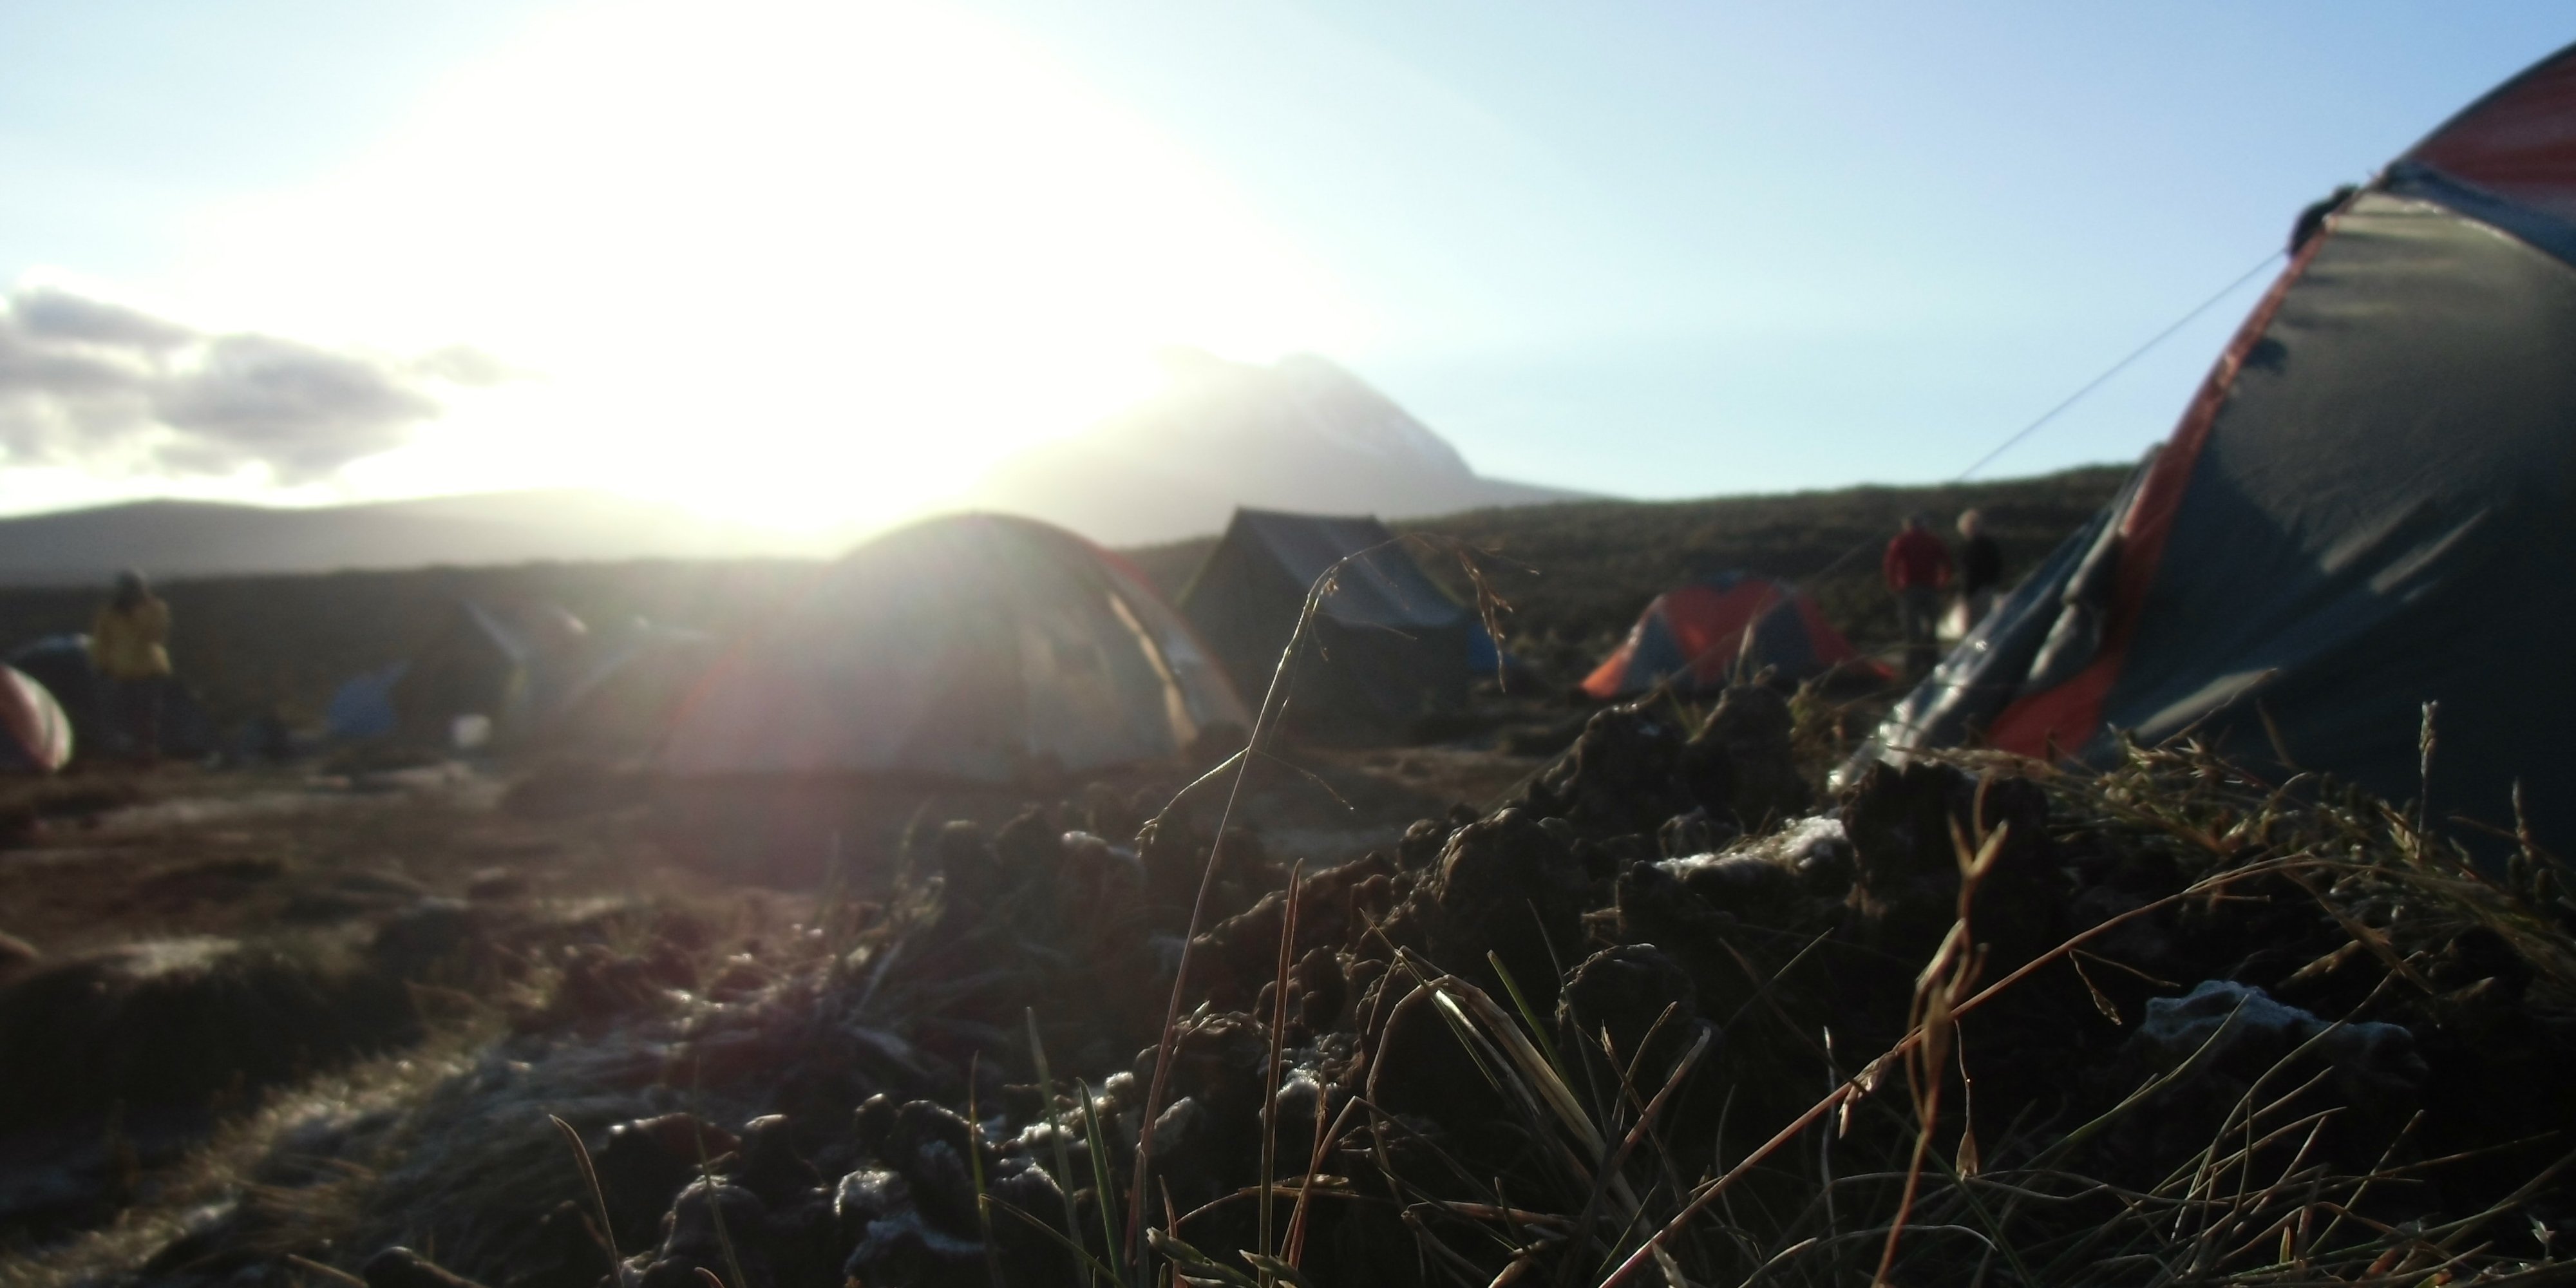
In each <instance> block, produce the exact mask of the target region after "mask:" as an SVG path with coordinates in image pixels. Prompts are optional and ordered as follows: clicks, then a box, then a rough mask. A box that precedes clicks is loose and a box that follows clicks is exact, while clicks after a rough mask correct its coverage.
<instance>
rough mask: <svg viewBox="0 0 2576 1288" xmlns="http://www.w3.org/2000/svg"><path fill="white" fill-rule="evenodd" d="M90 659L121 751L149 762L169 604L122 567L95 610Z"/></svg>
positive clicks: (154, 745)
mask: <svg viewBox="0 0 2576 1288" xmlns="http://www.w3.org/2000/svg"><path fill="white" fill-rule="evenodd" d="M89 660H90V665H91V666H92V667H94V668H96V670H97V671H98V677H99V682H100V684H101V685H102V687H103V692H101V693H100V694H99V697H100V699H101V702H102V704H103V705H104V706H106V708H107V711H106V715H107V717H108V718H107V720H106V721H104V722H103V723H105V724H106V725H107V727H108V728H110V729H112V730H115V731H116V732H117V733H118V734H120V735H122V736H123V740H124V741H125V743H126V746H125V747H124V748H123V750H124V751H125V753H126V754H127V755H129V756H132V757H134V758H135V759H136V760H140V761H143V762H145V763H147V764H148V763H150V762H152V761H154V760H157V759H159V758H160V755H161V691H162V689H163V687H164V686H166V685H167V684H168V683H169V682H170V606H169V605H168V604H165V603H162V602H161V600H160V598H159V597H158V596H156V595H154V594H153V593H152V588H151V587H150V586H149V585H146V584H145V583H144V580H143V574H142V573H139V572H136V571H134V570H133V569H130V568H129V569H127V570H126V571H124V572H121V573H118V574H117V576H116V593H115V594H114V595H113V596H111V597H110V598H109V599H108V601H107V605H106V606H105V607H103V608H101V609H99V610H98V620H97V622H95V623H93V624H92V625H91V627H90V632H89Z"/></svg>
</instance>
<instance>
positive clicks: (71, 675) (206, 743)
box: [6, 632, 217, 760]
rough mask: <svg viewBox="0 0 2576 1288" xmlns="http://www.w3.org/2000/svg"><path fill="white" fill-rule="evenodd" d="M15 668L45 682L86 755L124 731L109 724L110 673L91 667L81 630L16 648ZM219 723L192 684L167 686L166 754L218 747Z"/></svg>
mask: <svg viewBox="0 0 2576 1288" xmlns="http://www.w3.org/2000/svg"><path fill="white" fill-rule="evenodd" d="M6 660H7V662H8V664H9V666H10V668H11V669H13V670H16V671H17V672H19V673H20V674H22V675H25V676H26V677H27V678H29V679H31V680H34V681H35V682H36V683H38V684H40V685H43V686H44V689H45V691H46V692H47V693H48V694H51V695H52V700H53V703H54V705H55V706H56V707H58V708H60V709H61V711H62V714H63V716H64V718H65V719H67V720H69V721H70V722H71V723H70V726H69V728H70V731H71V735H72V745H73V747H74V748H75V749H76V750H77V754H79V755H81V756H85V757H86V756H96V755H102V754H108V753H110V752H112V751H113V749H114V748H116V747H117V746H118V745H120V744H121V743H123V741H124V734H123V733H122V732H120V731H118V730H114V729H111V728H109V727H108V716H109V711H108V708H107V706H106V704H105V703H104V701H102V698H101V695H102V693H103V692H104V690H105V689H106V687H107V679H106V677H104V676H102V675H100V674H99V673H98V670H97V668H96V667H94V666H93V665H91V662H90V656H89V636H87V635H85V634H80V633H77V632H73V633H66V634H61V635H47V636H45V637H43V638H41V639H36V640H31V641H29V642H27V643H25V644H21V645H19V646H18V647H16V648H14V649H11V650H10V651H9V655H8V657H7V659H6ZM216 741H217V739H216V737H215V722H214V719H213V717H211V716H209V715H207V714H206V708H205V705H204V704H203V703H201V702H199V701H198V700H197V695H196V692H195V691H194V690H192V689H190V688H189V687H188V685H187V683H186V682H185V681H183V680H180V679H179V678H177V677H175V676H173V677H170V678H167V679H165V680H163V681H162V684H161V754H163V755H165V756H168V757H171V758H172V759H175V760H196V759H200V758H202V757H204V756H207V755H209V754H211V753H213V752H214V750H215V748H216Z"/></svg>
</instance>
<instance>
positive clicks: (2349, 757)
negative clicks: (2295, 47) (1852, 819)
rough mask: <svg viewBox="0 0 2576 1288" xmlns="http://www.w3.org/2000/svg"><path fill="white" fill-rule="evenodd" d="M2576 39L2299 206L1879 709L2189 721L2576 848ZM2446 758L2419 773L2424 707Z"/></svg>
mask: <svg viewBox="0 0 2576 1288" xmlns="http://www.w3.org/2000/svg"><path fill="white" fill-rule="evenodd" d="M2571 354H2576V49H2570V50H2564V51H2561V52H2560V53H2558V54H2556V55H2554V56H2552V57H2550V58H2549V59H2547V60H2545V61H2543V62H2542V63H2541V64H2539V65H2538V66H2536V67H2534V68H2533V69H2531V70H2530V71H2528V72H2526V73H2524V74H2523V75H2522V76H2520V77H2518V78H2516V79H2515V80H2513V81H2511V82H2508V83H2507V84H2506V85H2504V86H2503V87H2502V88H2500V89H2498V90H2496V91H2495V92H2494V93H2492V94H2490V95H2488V96H2487V97H2486V98H2484V99H2482V100H2480V101H2479V102H2477V103H2476V104H2474V105H2472V106H2470V107H2469V108H2468V109H2467V110H2465V111H2463V112H2462V113H2461V114H2460V115H2458V116H2457V117H2454V118H2453V119H2452V120H2451V121H2450V122H2448V123H2447V124H2445V125H2443V126H2442V127H2441V128H2440V129H2438V130H2436V131H2435V132H2434V133H2433V134H2432V136H2431V137H2429V138H2427V139H2426V140H2425V141H2424V142H2422V143H2420V144H2418V145H2417V146H2416V147H2415V148H2414V149H2412V150H2411V151H2409V152H2408V153H2406V155H2404V156H2403V157H2401V158H2399V159H2398V160H2397V161H2396V162H2395V163H2393V164H2391V165H2390V166H2389V167H2388V169H2387V170H2386V171H2385V172H2384V173H2383V174H2381V175H2380V176H2379V177H2378V178H2377V179H2376V180H2375V181H2374V182H2372V183H2371V184H2370V185H2368V186H2367V187H2365V188H2362V189H2360V190H2358V191H2356V192H2352V193H2349V194H2344V195H2341V196H2339V198H2338V199H2337V200H2335V201H2334V202H2333V203H2332V205H2331V206H2330V207H2328V208H2327V209H2324V210H2320V211H2313V212H2311V214H2310V215H2309V216H2307V217H2304V218H2302V219H2301V221H2300V223H2299V228H2298V236H2297V244H2296V245H2294V247H2293V255H2292V258H2291V262H2290V265H2289V267H2288V269H2287V270H2285V271H2284V272H2283V273H2282V274H2281V276H2280V278H2279V280H2278V281H2276V282H2275V283H2274V284H2273V286H2272V288H2271V290H2270V291H2269V293H2267V294H2266V295H2265V296H2264V298H2263V300H2262V301H2261V303H2260V304H2258V305H2257V306H2256V308H2255V310H2254V312H2253V314H2252V316H2251V317H2249V318H2248V319H2247V320H2246V322H2245V324H2244V326H2243V327H2242V329H2241V330H2240V331H2239V332H2238V333H2237V335H2236V337H2235V339H2234V340H2233V341H2232V342H2231V343H2230V344H2229V345H2228V347H2227V349H2226V350H2225V352H2224V353H2223V354H2222V355H2221V356H2220V358H2219V360H2218V363H2217V366H2216V368H2215V369H2214V370H2213V371H2212V372H2211V373H2210V375H2209V377H2208V379H2207V381H2206V382H2205V384H2204V385H2203V387H2202V389H2201V392H2200V394H2199V395H2198V397H2196V398H2195V399H2194V400H2193V402H2192V404H2191V405H2190V407H2189V408H2188V409H2187V410H2186V411H2185V412H2184V414H2183V417H2182V420H2181V423H2180V425H2179V426H2178V427H2177V428H2176V429H2175V431H2174V433H2173V436H2172V438H2171V439H2170V441H2168V442H2167V443H2166V444H2165V445H2164V446H2163V447H2162V448H2161V449H2160V450H2159V451H2158V452H2157V453H2156V454H2155V455H2154V456H2153V457H2151V458H2150V459H2149V461H2148V462H2147V463H2146V464H2145V465H2144V466H2142V467H2141V468H2140V470H2139V471H2138V473H2137V474H2136V475H2135V476H2134V477H2133V478H2132V479H2131V480H2130V482H2129V484H2128V485H2127V487H2126V488H2124V489H2123V491H2122V493H2121V494H2120V495H2119V497H2117V498H2116V499H2115V500H2114V501H2113V502H2112V503H2111V505H2110V506H2109V507H2108V508H2107V509H2106V510H2104V511H2103V512H2102V513H2101V514H2100V515H2099V516H2097V517H2096V518H2095V519H2094V521H2093V522H2092V523H2091V524H2090V525H2089V526H2088V527H2086V528H2085V529H2084V530H2082V531H2080V532H2079V533H2077V534H2076V535H2075V536H2074V537H2072V538H2070V539H2069V540H2068V541H2067V542H2066V543H2065V544H2064V545H2063V546H2061V547H2060V548H2059V550H2058V551H2057V553H2056V554H2055V555H2054V556H2052V557H2051V558H2050V559H2049V561H2048V562H2047V563H2046V564H2044V565H2043V566H2042V567H2041V568H2040V569H2039V570H2038V571H2037V572H2035V573H2034V574H2033V575H2032V576H2031V577H2030V578H2029V579H2028V580H2027V581H2026V582H2025V583H2024V584H2023V585H2022V586H2021V587H2019V588H2018V589H2017V590H2016V591H2014V592H2013V594H2012V595H2011V596H2010V597H2009V598H2008V599H2007V600H2006V601H2005V602H2004V603H2003V604H2002V605H2001V606H1999V607H1998V608H1997V610H1996V611H1995V612H1994V613H1993V614H1991V615H1990V616H1989V617H1988V619H1987V620H1986V621H1985V622H1984V623H1983V624H1982V625H1981V626H1980V627H1979V628H1978V629H1977V630H1976V631H1974V632H1972V633H1971V634H1970V635H1969V636H1968V638H1966V639H1965V640H1963V641H1962V642H1961V643H1960V645H1959V647H1958V648H1957V649H1956V650H1954V651H1953V652H1952V653H1951V654H1950V656H1949V657H1948V658H1947V659H1946V660H1945V661H1944V662H1943V663H1942V665H1941V666H1940V668H1939V669H1937V670H1936V671H1935V672H1934V673H1933V674H1932V676H1931V677H1929V678H1928V679H1927V680H1926V681H1925V682H1924V684H1923V685H1922V686H1921V687H1920V688H1918V689H1917V690H1915V692H1914V693H1913V694H1912V695H1911V696H1909V697H1908V698H1907V699H1906V700H1905V701H1904V702H1903V703H1902V704H1901V705H1900V706H1899V707H1898V708H1897V709H1896V711H1895V712H1893V713H1892V714H1891V716H1890V718H1889V720H1888V721H1887V723H1886V724H1885V725H1884V726H1883V727H1882V728H1881V730H1880V733H1879V737H1878V748H1877V751H1876V752H1875V753H1873V754H1889V755H1894V756H1901V755H1903V754H1904V753H1905V752H1907V751H1910V750H1913V749H1916V748H1927V747H1942V746H1956V745H1963V744H1973V743H1978V742H1983V743H1985V744H1988V745H1991V746H1994V747H1997V748H2001V749H2004V750H2008V751H2014V752H2021V753H2024V754H2029V755H2055V754H2068V755H2073V756H2076V757H2078V758H2081V759H2085V760H2089V761H2094V762H2097V763H2098V762H2102V761H2106V760H2108V759H2110V758H2113V757H2115V756H2116V755H2117V754H2118V748H2119V746H2120V739H2121V737H2122V736H2123V735H2124V734H2125V735H2127V736H2129V737H2133V738H2135V739H2136V740H2138V741H2140V742H2145V743H2153V742H2157V741H2161V740H2164V739H2167V738H2171V737H2174V736H2176V735H2180V734H2184V733H2189V734H2190V735H2191V736H2193V737H2195V738H2198V739H2200V740H2202V741H2204V742H2206V743H2210V744H2213V745H2215V746H2216V747H2217V749H2218V750H2219V751H2220V752H2221V753H2222V754H2225V755H2227V756H2230V757H2231V758H2234V759H2236V760H2238V761H2240V762H2243V763H2247V764H2249V765H2253V766H2256V767H2258V768H2259V767H2263V766H2271V767H2275V768H2277V769H2278V770H2279V771H2281V772H2284V773H2286V772H2288V771H2289V770H2291V769H2292V768H2298V769H2307V770H2320V771H2326V772H2330V773H2332V774H2334V775H2336V776H2338V777H2341V778H2343V779H2346V780H2348V781H2354V782H2358V783H2360V784H2361V785H2363V786H2365V787H2368V788H2370V789H2372V790H2373V791H2375V792H2378V793H2379V794H2381V795H2383V796H2386V797H2389V798H2392V799H2404V798H2414V797H2419V796H2424V795H2426V794H2427V793H2428V792H2429V803H2430V805H2431V807H2432V811H2433V813H2434V814H2435V815H2436V816H2445V815H2454V814H2456V815H2463V816H2467V817H2472V818H2475V819H2478V820H2481V821H2484V822H2487V823H2491V824H2501V825H2506V826H2510V825H2511V824H2512V823H2513V821H2514V817H2515V815H2514V808H2515V807H2514V803H2513V790H2514V784H2515V783H2516V782H2517V781H2519V782H2520V783H2521V784H2522V786H2523V788H2524V790H2525V799H2526V801H2527V802H2528V806H2529V819H2530V821H2531V823H2532V824H2533V825H2534V827H2535V829H2536V830H2538V831H2539V833H2540V835H2541V837H2542V839H2543V840H2544V842H2548V843H2551V844H2553V845H2554V846H2556V847H2559V848H2562V849H2563V848H2564V847H2565V846H2566V845H2567V844H2568V843H2569V842H2571V841H2576V754H2571V753H2570V752H2569V750H2568V748H2567V744H2566V739H2567V718H2568V716H2569V715H2570V714H2571V713H2572V712H2576V670H2571V668H2569V667H2568V666H2567V665H2566V662H2565V660H2564V658H2563V656H2562V654H2563V653H2564V651H2565V648H2566V640H2567V639H2568V637H2569V633H2570V629H2571V628H2576V578H2571V577H2570V576H2569V575H2568V567H2569V565H2570V563H2571V562H2576V362H2571V361H2569V356H2570V355H2571ZM2428 703H2431V704H2438V708H2437V713H2436V714H2435V715H2434V717H2433V723H2434V728H2435V736H2436V746H2435V750H2434V752H2433V758H2432V779H2431V782H2430V783H2429V784H2427V783H2425V782H2424V781H2423V780H2422V777H2421V771H2422V758H2421V748H2420V746H2419V738H2420V736H2421V734H2422V731H2423V728H2424V725H2425V721H2426V705H2427V704H2428Z"/></svg>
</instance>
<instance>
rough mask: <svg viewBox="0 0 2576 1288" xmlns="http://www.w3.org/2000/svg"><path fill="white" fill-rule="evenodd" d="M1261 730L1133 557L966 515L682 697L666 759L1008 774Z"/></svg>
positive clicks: (886, 540)
mask: <svg viewBox="0 0 2576 1288" xmlns="http://www.w3.org/2000/svg"><path fill="white" fill-rule="evenodd" d="M1249 724H1250V718H1249V717H1248V716H1247V715H1246V714H1245V712H1244V709H1243V704H1242V702H1241V701H1240V700H1239V699H1237V698H1236V696H1235V693H1234V688H1233V686H1231V685H1229V684H1228V683H1226V679H1225V676H1224V674H1223V673H1222V672H1220V671H1219V670H1218V669H1217V667H1216V664H1215V663H1214V662H1213V661H1211V660H1210V659H1209V658H1208V656H1207V653H1206V650H1205V648H1204V647H1203V646H1202V645H1201V644H1200V643H1199V642H1198V640H1197V639H1196V638H1195V637H1193V636H1192V635H1191V633H1190V629H1189V626H1188V624H1187V623H1185V622H1183V621H1182V620H1181V618H1180V615H1179V614H1177V613H1175V612H1173V611H1172V608H1171V606H1170V605H1169V604H1167V603H1165V602H1164V601H1163V598H1162V596H1161V595H1159V594H1157V593H1155V591H1154V588H1153V584H1152V583H1151V582H1149V581H1147V580H1146V579H1145V576H1144V574H1143V573H1141V572H1138V571H1137V570H1136V569H1135V568H1134V567H1132V566H1130V565H1129V564H1128V563H1127V562H1126V561H1125V560H1123V559H1120V558H1119V557H1117V556H1116V555H1113V554H1110V553H1109V552H1107V551H1105V550H1102V549H1100V548H1099V547H1098V546H1095V545H1093V544H1091V543H1090V542H1088V541H1085V540H1083V539H1082V538H1080V537H1078V536H1075V535H1074V534H1072V533H1070V532H1067V531H1065V530H1064V529H1062V528H1058V527H1054V526H1052V525H1049V524H1044V523H1040V522H1038V521H1036V520H1034V519H1023V518H1017V517H1014V516H1010V515H1000V514H955V515H948V516H945V517H942V518H935V519H926V520H923V521H921V522H919V523H915V524H912V525H910V526H908V527H903V528H898V529H896V530H895V531H893V532H889V533H887V534H885V535H883V536H880V537H878V538H876V539H874V540H872V541H870V542H868V543H867V544H865V545H863V546H860V547H859V548H858V549H856V550H854V551H852V552H851V553H850V554H849V555H848V556H846V557H845V558H843V559H842V560H841V561H840V562H839V563H837V564H834V565H833V566H832V567H831V568H829V569H827V570H826V571H825V572H824V573H823V574H822V576H821V577H820V578H818V579H817V580H816V581H815V582H814V584H813V585H811V586H809V587H808V588H807V589H806V591H805V592H804V594H803V596H802V597H801V598H800V599H799V601H798V602H797V603H795V604H794V605H792V606H791V607H789V608H788V609H787V610H786V611H785V612H783V613H782V614H780V616H779V618H778V619H777V620H776V621H774V622H773V623H771V624H770V626H769V627H768V628H767V629H765V630H763V631H762V632H760V633H759V634H758V635H757V636H755V637H753V638H751V639H748V640H745V641H743V642H742V643H741V644H739V645H738V646H736V647H735V648H734V649H733V650H731V651H730V652H728V653H727V654H726V656H724V657H723V658H721V659H719V660H718V661H717V662H716V663H715V665H714V666H713V667H712V668H711V669H710V670H709V671H708V672H707V674H706V675H705V676H704V677H702V678H701V679H700V680H699V681H698V682H697V684H696V685H695V686H694V688H692V689H691V691H690V692H689V693H688V694H687V696H686V697H684V698H683V699H682V700H681V702H680V705H679V711H678V714H677V716H676V717H675V718H674V721H673V723H672V727H671V729H670V732H669V735H668V736H667V737H666V738H665V740H664V743H663V749H662V758H661V759H662V767H663V768H664V769H665V770H666V771H668V772H670V773H674V774H679V775H686V776H718V777H733V776H746V775H766V776H777V775H789V776H803V775H841V774H862V775H870V776H882V777H890V778H908V779H928V780H963V781H969V782H989V783H1007V782H1016V781H1023V780H1028V779H1032V778H1042V777H1045V776H1046V775H1048V774H1050V773H1054V772H1064V771H1077V772H1078V771H1082V770H1089V769H1095V768H1099V767H1102V766H1107V765H1116V764H1122V763H1127V762H1133V761H1142V760H1151V759H1156V758H1160V757H1167V756H1172V755H1175V754H1179V753H1184V752H1190V751H1195V750H1204V749H1207V747H1211V746H1212V747H1214V749H1216V750H1220V751H1232V750H1233V749H1234V747H1233V746H1222V745H1218V744H1221V743H1223V742H1224V741H1225V740H1226V739H1227V738H1229V737H1230V738H1233V739H1236V740H1239V739H1240V738H1241V737H1242V733H1243V730H1244V729H1245V728H1247V727H1248V726H1249ZM1202 744H1205V746H1203V745H1202ZM1236 745H1240V744H1239V741H1238V742H1237V744H1236Z"/></svg>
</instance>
